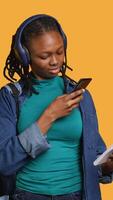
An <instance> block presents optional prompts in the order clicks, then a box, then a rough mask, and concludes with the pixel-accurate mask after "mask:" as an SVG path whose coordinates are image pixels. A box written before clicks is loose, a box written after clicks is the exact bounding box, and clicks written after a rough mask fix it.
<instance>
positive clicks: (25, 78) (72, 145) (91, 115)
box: [0, 15, 113, 200]
mask: <svg viewBox="0 0 113 200" xmlns="http://www.w3.org/2000/svg"><path fill="white" fill-rule="evenodd" d="M66 49H67V38H66V35H65V33H64V32H63V30H62V28H61V26H60V24H59V23H58V21H57V20H56V19H55V18H53V17H51V16H48V15H36V16H33V17H30V18H28V19H27V20H26V21H25V22H23V23H22V25H21V26H20V27H19V28H18V29H17V32H16V34H15V35H14V36H13V41H12V46H11V52H10V54H9V56H8V58H7V60H6V66H5V68H4V76H5V77H6V78H7V79H8V80H10V81H13V80H15V79H14V75H15V73H17V74H18V75H19V76H20V78H21V79H20V80H19V82H17V83H16V86H17V87H18V89H19V92H20V94H19V99H18V101H19V108H20V109H19V116H18V117H17V114H16V104H15V98H14V96H13V95H12V93H11V92H10V89H9V87H8V86H6V87H4V88H3V89H2V90H1V92H0V104H1V107H0V130H1V132H0V155H1V157H0V174H1V184H2V191H1V195H4V194H6V195H8V194H9V195H10V198H11V199H13V200H16V199H19V200H22V199H24V200H50V199H54V200H67V199H68V200H81V199H82V200H97V199H98V200H100V199H101V195H100V189H99V182H103V183H108V182H111V181H112V171H113V162H112V156H111V157H110V158H111V159H110V160H109V161H108V162H107V163H105V164H104V165H102V166H99V167H94V166H93V161H94V160H95V159H96V158H97V156H98V155H99V154H101V153H103V151H104V150H105V144H104V142H103V140H102V139H101V137H100V135H99V132H98V124H97V117H96V111H95V107H94V104H93V100H92V98H91V95H90V94H89V92H88V91H87V90H85V91H84V90H83V89H80V90H78V91H74V87H75V85H76V82H75V81H73V80H72V79H71V78H69V77H68V76H67V75H66V74H65V72H66V69H67V68H69V67H68V66H67V59H66ZM69 69H70V68H69ZM7 73H8V74H7ZM59 73H61V76H59V75H58V74H59ZM92 194H93V195H92Z"/></svg>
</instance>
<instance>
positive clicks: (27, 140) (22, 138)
mask: <svg viewBox="0 0 113 200" xmlns="http://www.w3.org/2000/svg"><path fill="white" fill-rule="evenodd" d="M49 148H50V146H49V144H48V142H47V140H46V137H44V136H43V135H42V134H41V132H40V129H39V127H38V126H37V124H36V123H34V124H32V125H31V126H30V127H29V128H27V129H26V130H25V131H24V132H23V133H22V134H20V135H18V136H17V130H16V104H15V100H14V98H13V96H12V95H11V94H10V93H9V91H8V90H7V89H6V88H3V89H1V91H0V174H2V175H11V174H13V173H14V172H16V171H18V170H19V169H20V168H21V167H23V166H24V165H25V164H26V162H28V161H29V160H30V159H34V158H35V157H36V156H38V155H40V154H41V153H42V152H44V151H46V150H47V149H49Z"/></svg>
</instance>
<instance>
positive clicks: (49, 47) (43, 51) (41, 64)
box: [28, 31, 64, 80]
mask: <svg viewBox="0 0 113 200" xmlns="http://www.w3.org/2000/svg"><path fill="white" fill-rule="evenodd" d="M28 49H29V52H30V58H31V69H32V71H33V73H34V74H35V76H36V77H37V79H39V80H41V79H46V78H47V79H48V78H52V77H54V76H57V75H58V73H59V72H60V69H61V67H62V65H63V62H64V43H63V39H62V37H61V35H60V33H58V32H56V31H49V32H45V33H44V34H42V35H41V36H37V37H34V38H32V39H31V40H30V42H29V48H28Z"/></svg>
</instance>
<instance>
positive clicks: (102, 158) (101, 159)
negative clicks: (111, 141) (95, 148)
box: [93, 145, 113, 166]
mask: <svg viewBox="0 0 113 200" xmlns="http://www.w3.org/2000/svg"><path fill="white" fill-rule="evenodd" d="M112 153H113V145H112V146H110V147H109V148H108V149H107V150H106V151H104V153H103V154H101V155H100V156H99V157H98V158H97V159H96V160H95V161H94V162H93V164H94V165H95V166H96V165H101V164H102V163H105V162H106V161H107V159H108V157H109V156H110V155H111V154H112Z"/></svg>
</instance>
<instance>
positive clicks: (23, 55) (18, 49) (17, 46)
mask: <svg viewBox="0 0 113 200" xmlns="http://www.w3.org/2000/svg"><path fill="white" fill-rule="evenodd" d="M44 17H50V18H52V19H54V20H55V22H56V24H57V26H58V30H59V32H60V34H61V36H62V38H63V42H64V48H65V49H66V48H67V37H66V35H65V33H64V32H63V30H62V28H61V25H60V24H59V22H58V21H57V20H56V19H55V18H54V17H52V16H49V15H46V14H39V15H34V16H31V17H29V18H28V19H26V20H25V21H24V22H23V23H22V24H21V25H20V27H19V28H18V29H17V31H16V34H15V36H14V51H15V53H16V55H17V57H18V59H19V60H20V61H21V63H22V65H23V66H29V64H30V56H29V53H28V50H27V49H26V48H25V47H23V45H22V43H21V39H22V33H23V31H24V29H25V27H26V26H27V25H29V24H30V23H31V22H32V21H34V20H38V19H41V18H44Z"/></svg>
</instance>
